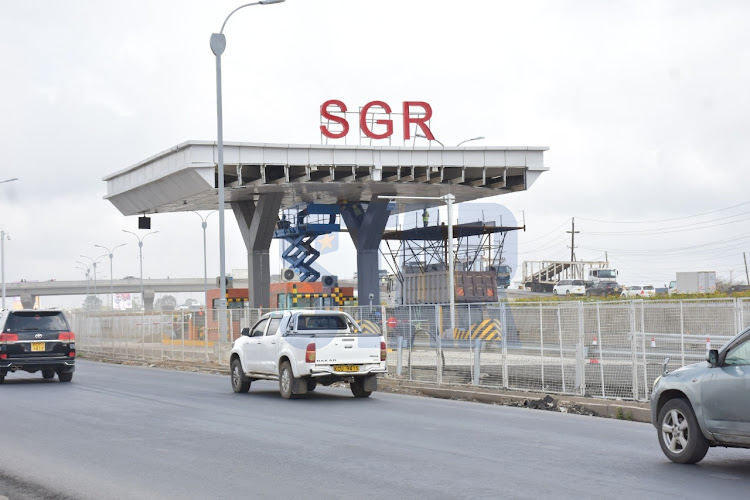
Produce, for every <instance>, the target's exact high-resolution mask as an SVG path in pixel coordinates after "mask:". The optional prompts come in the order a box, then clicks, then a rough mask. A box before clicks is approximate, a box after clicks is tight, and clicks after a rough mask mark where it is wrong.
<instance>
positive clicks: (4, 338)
mask: <svg viewBox="0 0 750 500" xmlns="http://www.w3.org/2000/svg"><path fill="white" fill-rule="evenodd" d="M0 342H18V335H16V334H15V333H0Z"/></svg>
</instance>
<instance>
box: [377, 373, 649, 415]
mask: <svg viewBox="0 0 750 500" xmlns="http://www.w3.org/2000/svg"><path fill="white" fill-rule="evenodd" d="M378 390H381V391H383V392H407V393H409V394H415V395H423V396H428V397H433V398H441V399H456V400H462V401H477V402H480V403H489V404H500V405H505V406H517V407H526V408H539V407H541V408H543V409H547V410H550V411H559V412H563V413H578V414H589V415H593V416H597V417H606V418H617V419H621V420H632V421H634V422H644V423H650V422H651V410H650V406H649V404H648V403H640V402H637V401H622V400H611V401H610V400H605V399H597V398H587V397H578V396H566V395H546V394H545V393H536V392H522V391H498V390H492V389H488V388H485V387H477V388H474V387H472V388H467V387H465V386H435V385H430V384H419V383H414V382H410V381H401V380H395V379H390V378H381V379H380V380H378ZM542 401H544V402H546V405H542V404H540V403H541V402H542ZM545 406H546V407H545Z"/></svg>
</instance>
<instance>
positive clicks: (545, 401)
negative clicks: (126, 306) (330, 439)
mask: <svg viewBox="0 0 750 500" xmlns="http://www.w3.org/2000/svg"><path fill="white" fill-rule="evenodd" d="M80 357H81V358H82V359H88V360H90V361H99V362H106V363H115V364H123V365H136V366H147V367H152V368H162V369H168V370H179V371H189V372H202V373H213V374H217V375H225V376H228V375H229V373H230V372H229V369H228V368H227V367H225V366H219V365H215V364H210V363H200V362H196V361H193V362H189V361H170V362H165V361H163V360H162V361H158V360H154V361H135V360H121V359H114V358H111V357H106V356H95V355H88V356H87V355H83V356H80ZM378 390H379V391H381V392H392V393H399V394H408V395H412V396H425V397H432V398H440V399H455V400H460V401H476V402H478V403H487V404H498V405H504V406H516V407H520V408H529V409H543V410H547V411H557V412H561V413H575V414H583V415H592V416H597V417H605V418H617V419H620V420H632V421H634V422H645V423H650V422H651V410H650V406H649V403H640V402H638V401H623V400H607V399H598V398H591V397H581V396H567V395H560V394H555V395H550V394H546V393H543V392H526V391H510V390H497V389H490V388H488V387H476V386H466V385H441V386H437V385H434V384H426V383H419V382H414V381H409V380H399V379H397V378H391V377H379V378H378Z"/></svg>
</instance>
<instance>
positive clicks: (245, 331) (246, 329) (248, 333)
mask: <svg viewBox="0 0 750 500" xmlns="http://www.w3.org/2000/svg"><path fill="white" fill-rule="evenodd" d="M240 334H241V335H244V336H245V337H249V336H250V329H249V328H243V329H242V331H241V332H240Z"/></svg>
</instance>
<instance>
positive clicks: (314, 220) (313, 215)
mask: <svg viewBox="0 0 750 500" xmlns="http://www.w3.org/2000/svg"><path fill="white" fill-rule="evenodd" d="M339 213H340V207H339V206H338V205H328V204H322V203H308V204H307V205H297V206H295V207H292V208H288V209H285V210H283V211H282V214H281V219H280V220H279V222H278V224H277V226H278V227H277V229H276V230H275V231H274V233H273V237H274V238H278V239H282V240H284V241H286V242H287V243H289V247H288V248H287V249H286V250H284V252H283V253H282V255H281V257H282V258H283V259H284V260H285V261H286V262H287V263H288V264H289V267H291V268H293V269H296V270H297V271H299V273H300V281H317V280H318V278H320V273H319V272H318V271H316V270H315V269H314V268H313V267H312V265H313V263H314V262H315V261H316V260H317V259H318V257H320V252H319V251H317V250H316V249H315V248H314V247H313V245H312V244H313V241H315V238H317V237H318V236H320V235H322V234H328V233H333V232H337V231H340V230H341V227H340V224H339V223H338V222H337V216H338V215H339Z"/></svg>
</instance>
